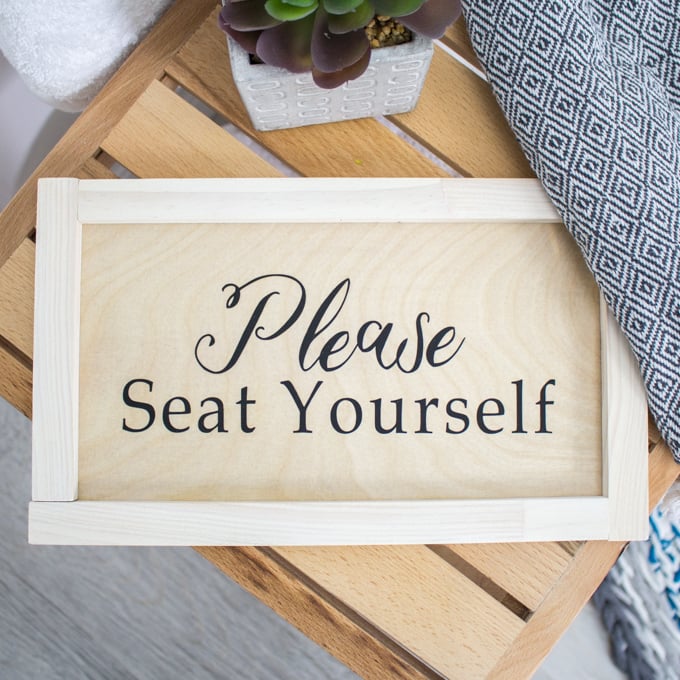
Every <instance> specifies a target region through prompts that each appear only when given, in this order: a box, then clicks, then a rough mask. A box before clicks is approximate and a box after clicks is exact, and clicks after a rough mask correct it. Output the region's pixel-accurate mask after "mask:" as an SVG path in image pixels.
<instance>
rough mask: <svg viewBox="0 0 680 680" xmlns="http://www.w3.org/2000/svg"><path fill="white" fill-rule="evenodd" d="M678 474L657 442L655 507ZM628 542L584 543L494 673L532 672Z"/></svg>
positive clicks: (652, 466)
mask: <svg viewBox="0 0 680 680" xmlns="http://www.w3.org/2000/svg"><path fill="white" fill-rule="evenodd" d="M677 475H678V466H677V464H676V463H675V462H674V461H673V457H672V455H671V452H670V450H669V449H668V447H667V446H666V445H665V444H658V445H657V446H656V447H655V448H654V450H653V451H652V453H651V455H650V457H649V476H650V493H649V509H650V511H651V510H652V508H654V507H655V506H656V504H657V503H658V502H659V500H660V499H661V497H662V496H663V494H664V493H665V492H666V490H667V489H668V488H669V487H670V485H671V484H672V483H673V481H674V480H675V479H676V477H677ZM624 547H625V543H622V542H618V541H589V542H587V543H584V544H583V545H582V546H581V548H580V549H579V550H578V552H577V553H576V555H575V557H574V559H573V560H572V561H571V562H570V563H569V566H568V567H567V570H566V572H565V573H564V575H563V576H562V577H561V578H560V579H559V580H558V581H557V582H556V584H555V587H554V588H553V589H552V590H551V591H550V593H549V594H548V596H547V597H546V598H545V600H544V601H543V604H542V605H541V606H540V608H539V609H538V610H537V611H536V612H535V614H534V615H533V616H532V617H531V619H529V622H528V623H527V625H526V626H525V627H524V628H523V629H522V631H521V633H520V634H519V636H518V637H517V639H516V640H515V642H514V643H513V644H512V645H511V646H509V647H508V650H507V652H506V653H505V654H504V656H503V657H502V658H501V660H500V661H499V662H498V664H497V665H496V666H495V668H494V669H493V670H492V672H491V673H490V674H489V676H488V677H489V679H490V680H491V679H494V680H497V679H500V678H502V679H504V680H505V679H507V680H516V678H525V677H530V676H531V675H532V674H533V673H534V672H535V670H536V668H537V667H538V665H539V664H540V662H541V661H542V660H543V659H544V658H545V656H546V655H547V654H548V652H549V651H550V649H551V648H552V646H553V645H554V644H555V642H556V641H557V640H558V639H559V637H560V636H561V635H562V634H563V633H564V632H565V630H566V629H567V627H568V626H569V624H570V623H571V622H572V621H573V619H574V618H575V616H576V615H577V614H578V612H579V611H580V610H581V608H582V607H583V605H584V604H585V603H586V602H587V601H588V600H589V599H590V597H591V596H592V594H593V592H595V589H596V588H597V587H598V586H599V584H600V583H601V581H602V580H603V579H604V577H605V576H606V575H607V572H608V571H609V570H610V569H611V567H612V565H613V564H614V562H615V561H616V559H617V558H618V556H619V554H620V553H621V551H622V550H623V548H624Z"/></svg>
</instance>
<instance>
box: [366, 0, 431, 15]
mask: <svg viewBox="0 0 680 680" xmlns="http://www.w3.org/2000/svg"><path fill="white" fill-rule="evenodd" d="M423 2H425V0H373V4H374V5H375V13H376V14H379V15H382V16H386V17H392V18H395V17H403V16H406V15H407V14H411V13H413V12H415V11H416V10H418V9H420V6H421V5H422V4H423Z"/></svg>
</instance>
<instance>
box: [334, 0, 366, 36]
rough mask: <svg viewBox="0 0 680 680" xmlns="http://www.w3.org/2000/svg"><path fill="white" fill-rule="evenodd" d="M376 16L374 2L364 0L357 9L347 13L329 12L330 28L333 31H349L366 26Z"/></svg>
mask: <svg viewBox="0 0 680 680" xmlns="http://www.w3.org/2000/svg"><path fill="white" fill-rule="evenodd" d="M374 16H375V10H374V9H373V3H372V2H371V1H370V0H364V1H363V2H362V3H361V4H360V5H359V6H358V7H357V8H356V9H354V10H352V11H351V12H347V14H329V15H328V28H329V29H330V31H331V33H348V32H349V31H356V30H357V29H358V28H365V27H366V26H367V25H368V23H369V22H370V21H371V19H372V18H373V17H374Z"/></svg>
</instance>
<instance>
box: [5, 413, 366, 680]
mask: <svg viewBox="0 0 680 680" xmlns="http://www.w3.org/2000/svg"><path fill="white" fill-rule="evenodd" d="M0 433H1V434H0V535H1V536H2V538H3V540H2V543H1V544H0V669H1V670H0V677H2V678H4V679H6V680H9V679H13V678H17V679H28V678H40V679H41V680H47V679H50V678H55V679H56V678H69V679H71V678H73V679H75V678H97V679H99V678H112V679H113V678H115V679H119V678H195V679H202V678H205V679H208V678H252V679H253V680H260V679H261V680H270V679H271V678H282V679H288V678H290V680H293V679H296V680H297V679H301V678H337V679H338V680H340V679H349V678H352V677H355V676H354V675H353V674H352V673H351V672H350V671H349V670H347V668H345V666H343V665H342V664H340V663H339V662H337V661H336V660H335V659H333V658H332V657H331V656H329V655H328V654H327V653H326V652H325V651H323V650H322V649H321V648H320V647H318V646H317V645H315V644H314V643H312V642H310V641H309V640H308V639H307V638H306V637H305V636H303V635H302V634H301V633H299V632H298V631H297V630H295V629H294V628H293V627H292V626H290V625H288V624H287V623H286V622H285V621H283V620H282V619H281V618H279V617H278V616H277V615H276V614H274V613H273V612H272V611H271V610H269V609H268V608H267V607H265V606H264V605H262V604H261V603H260V602H258V601H257V600H256V599H255V598H253V597H251V596H250V595H249V594H248V593H246V592H245V591H243V590H242V589H241V588H240V587H239V586H237V585H236V584H234V583H233V582H232V581H230V580H229V579H227V578H224V576H223V575H222V574H221V573H220V572H218V570H217V569H215V568H214V567H213V566H212V565H211V564H210V563H209V562H207V561H206V560H204V559H203V558H201V557H200V556H199V555H197V554H196V553H195V552H193V551H192V550H191V549H189V548H186V549H175V548H153V549H152V548H97V549H93V548H60V547H44V546H29V545H28V544H27V542H26V523H27V517H26V513H27V499H28V498H29V497H30V486H31V485H30V444H29V443H30V423H29V422H28V421H27V420H26V419H25V418H24V417H23V416H20V415H19V414H18V413H17V412H16V411H14V410H13V409H12V408H11V407H10V406H9V405H8V404H7V403H6V402H4V401H3V402H2V403H0Z"/></svg>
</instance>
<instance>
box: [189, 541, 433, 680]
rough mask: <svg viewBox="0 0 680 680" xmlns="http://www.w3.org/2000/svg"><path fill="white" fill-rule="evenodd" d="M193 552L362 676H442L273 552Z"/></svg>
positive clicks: (380, 679) (404, 679)
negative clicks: (278, 558) (292, 568)
mask: <svg viewBox="0 0 680 680" xmlns="http://www.w3.org/2000/svg"><path fill="white" fill-rule="evenodd" d="M197 551H198V552H199V553H200V554H201V555H203V557H205V558H206V559H208V560H210V561H211V562H212V563H213V564H215V565H216V566H217V567H218V568H220V569H221V570H222V571H223V572H224V573H225V574H227V575H228V576H230V577H231V578H233V579H235V580H236V582H237V583H239V584H240V585H241V586H243V587H244V588H245V589H246V590H248V591H249V592H250V593H252V594H253V595H255V597H257V598H258V599H260V600H261V601H262V602H264V603H265V604H266V605H267V606H269V607H271V608H272V609H273V610H274V611H275V612H277V613H279V614H280V615H281V616H283V617H284V618H285V619H287V620H288V621H289V622H290V623H292V624H293V625H294V626H296V627H297V628H298V629H300V630H301V631H302V632H303V633H304V634H305V635H307V636H308V637H310V638H311V639H312V640H314V641H315V642H317V643H318V644H319V645H321V646H322V647H323V648H324V649H326V650H327V651H328V652H330V653H331V654H333V655H334V656H336V657H337V658H339V659H341V660H342V661H343V662H344V663H345V664H346V665H347V666H348V667H349V668H351V669H352V670H353V671H354V672H355V673H358V674H359V675H360V676H362V677H364V678H373V679H374V680H436V679H439V678H441V676H440V675H439V674H438V673H435V672H434V671H432V670H430V669H429V668H427V666H425V664H423V663H422V662H421V661H420V660H418V659H417V658H415V657H414V656H412V655H410V654H408V653H407V652H406V651H405V650H403V649H402V648H401V647H400V646H399V645H398V644H396V643H394V642H392V641H391V640H390V639H388V638H387V637H386V636H385V635H383V634H381V632H380V631H377V630H375V629H374V628H371V627H370V626H368V625H367V624H366V622H365V621H363V620H362V619H361V618H360V617H358V616H356V615H353V613H352V612H351V611H350V610H349V609H348V608H347V607H345V606H344V605H342V603H340V602H339V601H338V600H337V599H335V598H333V597H332V596H331V595H330V594H329V593H328V592H323V591H321V590H320V588H319V586H318V585H317V584H315V583H313V582H311V581H310V580H309V579H306V578H305V577H304V576H303V575H300V574H299V573H297V572H295V571H291V570H290V568H289V567H284V566H282V565H281V564H279V562H278V561H277V560H276V558H275V555H273V554H272V551H267V550H262V549H258V548H197Z"/></svg>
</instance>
